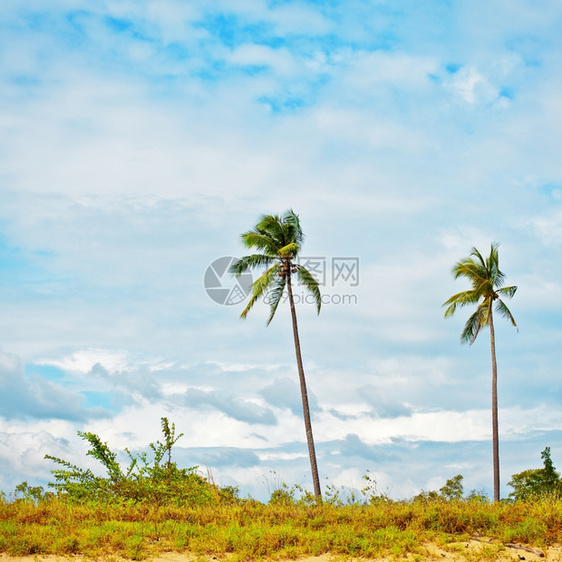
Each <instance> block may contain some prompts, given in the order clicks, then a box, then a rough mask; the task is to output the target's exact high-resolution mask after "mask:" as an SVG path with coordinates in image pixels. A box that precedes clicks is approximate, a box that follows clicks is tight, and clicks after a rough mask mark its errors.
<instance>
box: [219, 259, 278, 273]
mask: <svg viewBox="0 0 562 562" xmlns="http://www.w3.org/2000/svg"><path fill="white" fill-rule="evenodd" d="M274 261H276V259H275V258H273V257H271V256H266V255H264V254H252V255H251V256H244V257H243V258H240V259H239V260H238V261H236V262H234V263H233V264H232V265H231V266H230V267H229V268H228V272H229V273H230V274H231V275H234V276H235V277H240V275H242V274H243V273H246V271H248V270H251V269H257V268H260V267H268V266H269V265H271V264H272V263H273V262H274Z"/></svg>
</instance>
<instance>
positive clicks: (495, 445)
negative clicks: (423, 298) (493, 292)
mask: <svg viewBox="0 0 562 562" xmlns="http://www.w3.org/2000/svg"><path fill="white" fill-rule="evenodd" d="M490 306H491V303H490ZM490 348H491V352H492V450H493V463H494V501H496V502H497V501H500V437H499V422H498V365H497V363H496V335H495V332H494V320H493V316H492V310H491V309H490Z"/></svg>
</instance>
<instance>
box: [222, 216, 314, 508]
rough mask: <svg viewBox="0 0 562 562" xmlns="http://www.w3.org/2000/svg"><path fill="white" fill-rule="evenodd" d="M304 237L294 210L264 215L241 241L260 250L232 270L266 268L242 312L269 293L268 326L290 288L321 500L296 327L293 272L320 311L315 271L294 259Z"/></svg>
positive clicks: (310, 438) (305, 403)
mask: <svg viewBox="0 0 562 562" xmlns="http://www.w3.org/2000/svg"><path fill="white" fill-rule="evenodd" d="M303 238H304V235H303V232H302V229H301V226H300V222H299V217H298V216H297V215H296V214H295V213H294V212H293V211H292V210H289V211H286V212H285V213H284V214H283V215H282V216H278V215H264V216H262V217H261V219H260V220H259V222H258V224H257V225H256V226H255V227H254V228H253V229H252V230H250V231H249V232H245V233H244V234H242V242H243V243H244V245H245V246H246V247H247V248H255V249H257V250H259V251H260V252H261V253H257V254H252V255H249V256H245V257H243V258H241V259H240V260H239V261H237V262H236V263H234V264H233V265H232V266H231V268H230V272H231V273H232V274H233V275H235V276H240V275H242V274H243V273H244V272H246V271H248V270H251V269H256V268H264V267H265V268H267V269H266V271H265V273H263V274H262V275H261V276H260V277H259V278H258V279H256V281H254V283H253V284H252V292H251V296H250V300H249V302H248V305H247V306H246V308H245V309H244V310H243V312H242V314H241V317H242V318H246V316H247V314H248V312H249V311H250V309H251V308H252V307H253V306H254V304H255V303H256V302H257V301H258V300H259V299H260V298H262V297H265V296H267V297H268V302H269V304H270V314H269V318H268V320H267V325H269V324H270V322H271V321H272V320H273V317H274V316H275V312H276V311H277V307H278V306H279V303H280V302H281V298H282V296H283V293H284V291H285V289H286V290H287V296H288V300H289V306H290V308H291V318H292V322H293V337H294V341H295V353H296V356H297V368H298V372H299V380H300V388H301V398H302V409H303V415H304V426H305V430H306V440H307V444H308V455H309V458H310V468H311V470H312V482H313V485H314V495H315V496H316V498H317V499H319V500H321V499H322V492H321V490H320V480H319V478H318V466H317V464H316V451H315V448H314V437H313V435H312V423H311V421H310V408H309V404H308V393H307V389H306V379H305V376H304V368H303V364H302V355H301V346H300V341H299V331H298V326H297V313H296V309H295V301H294V298H293V288H292V277H293V275H295V276H296V277H297V279H298V281H299V282H300V283H301V284H302V285H303V287H304V288H305V289H307V290H308V291H309V292H310V293H311V294H312V296H313V297H314V302H315V303H316V308H317V311H318V313H320V307H321V304H322V299H321V295H320V289H319V287H318V282H317V281H316V279H314V277H313V276H312V274H311V273H310V272H309V271H308V270H307V269H306V268H305V267H303V266H302V265H300V264H299V263H297V262H296V261H295V260H296V259H297V257H298V255H299V252H300V250H301V245H302V241H303Z"/></svg>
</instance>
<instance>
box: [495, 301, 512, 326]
mask: <svg viewBox="0 0 562 562" xmlns="http://www.w3.org/2000/svg"><path fill="white" fill-rule="evenodd" d="M495 308H496V312H497V313H498V314H499V315H500V316H502V317H503V318H507V319H508V320H509V321H510V322H511V323H512V324H513V325H514V326H515V327H517V324H516V323H515V318H513V315H512V314H511V311H510V310H509V308H507V306H506V304H505V303H504V302H503V301H502V300H501V299H496V306H495Z"/></svg>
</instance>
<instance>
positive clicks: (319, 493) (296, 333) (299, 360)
mask: <svg viewBox="0 0 562 562" xmlns="http://www.w3.org/2000/svg"><path fill="white" fill-rule="evenodd" d="M287 292H288V294H289V305H290V307H291V318H292V321H293V337H294V339H295V353H296V356H297V368H298V371H299V380H300V386H301V398H302V411H303V416H304V427H305V430H306V442H307V444H308V456H309V458H310V469H311V471H312V483H313V485H314V495H315V496H316V499H318V500H320V501H321V500H322V491H321V490H320V479H319V477H318V465H317V464H316V450H315V447H314V436H313V435H312V422H311V421H310V408H309V405H308V392H307V390H306V379H305V376H304V367H303V365H302V356H301V346H300V341H299V330H298V326H297V311H296V309H295V302H294V299H293V289H292V287H291V274H290V272H289V274H288V275H287Z"/></svg>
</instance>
